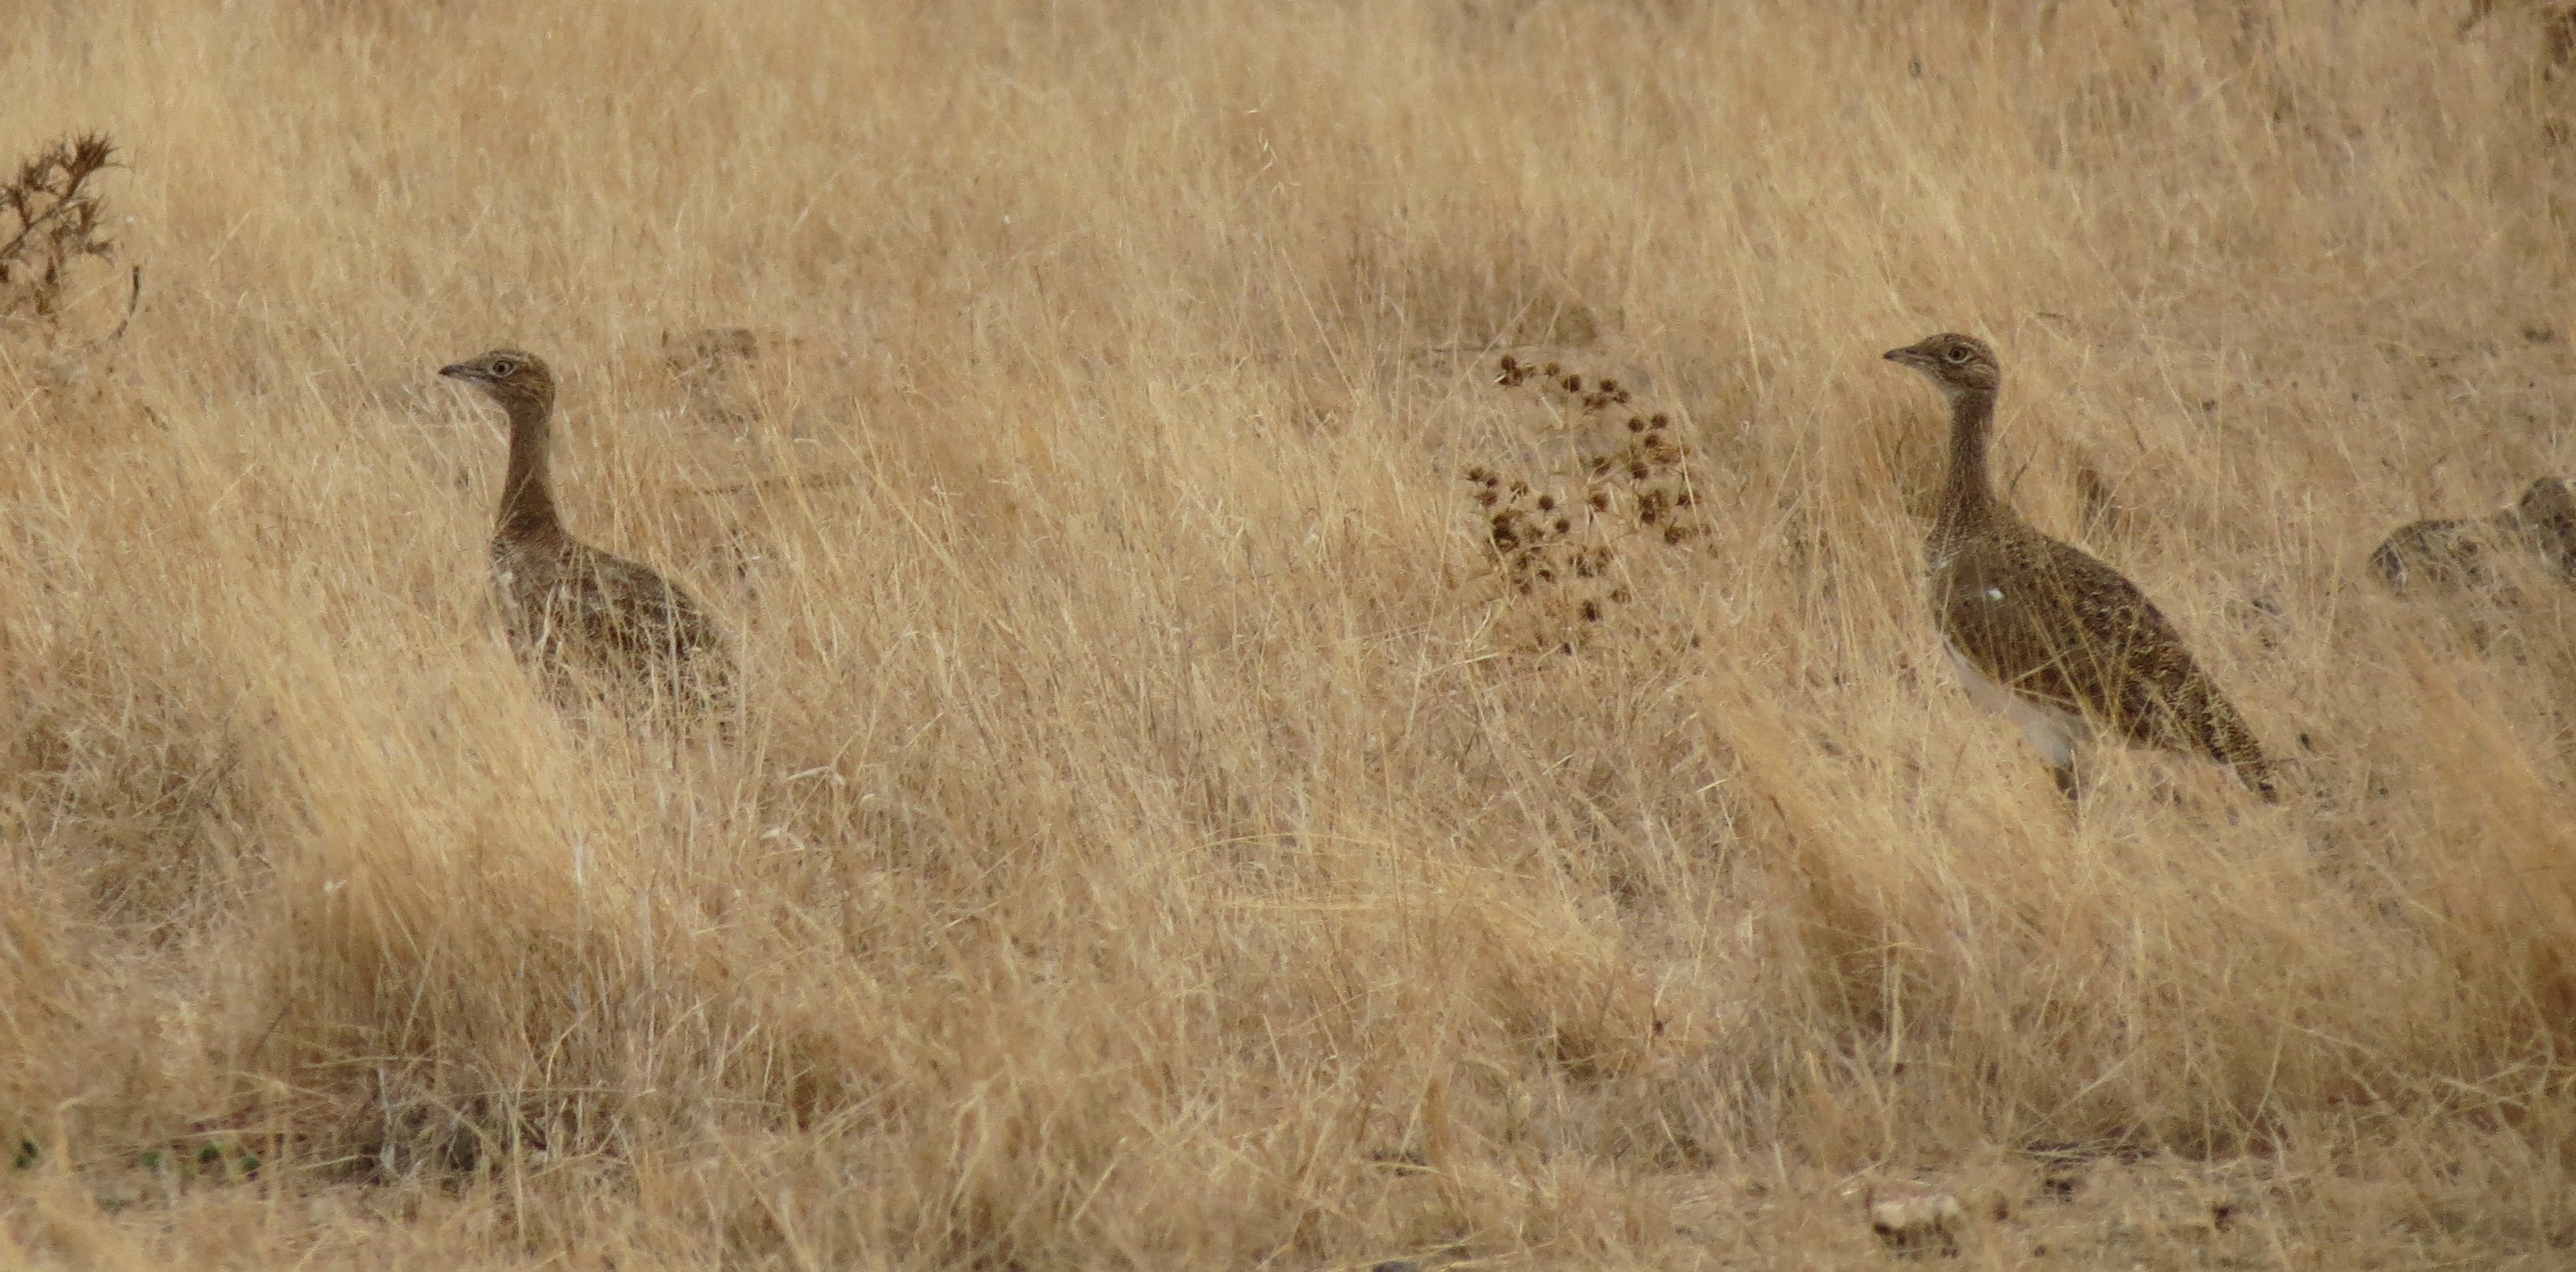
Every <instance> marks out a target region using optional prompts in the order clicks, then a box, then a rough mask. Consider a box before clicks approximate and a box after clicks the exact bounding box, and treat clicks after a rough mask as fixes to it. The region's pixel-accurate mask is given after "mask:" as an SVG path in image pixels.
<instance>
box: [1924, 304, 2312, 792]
mask: <svg viewBox="0 0 2576 1272" xmlns="http://www.w3.org/2000/svg"><path fill="white" fill-rule="evenodd" d="M1886 356H1887V360H1888V361H1890V362H1894V363H1897V364H1899V365H1901V366H1906V367H1911V368H1913V369H1914V370H1916V371H1920V372H1922V373H1923V374H1924V375H1925V376H1926V377H1928V378H1930V380H1931V381H1932V383H1933V384H1934V385H1935V386H1937V387H1938V388H1939V389H1940V390H1941V392H1942V395H1943V396H1944V397H1946V398H1948V399H1949V402H1950V461H1949V473H1948V476H1947V477H1946V478H1945V479H1944V482H1943V485H1942V488H1941V504H1940V511H1939V513H1938V514H1937V515H1936V516H1935V518H1934V520H1933V524H1932V536H1931V540H1930V542H1929V544H1928V545H1927V547H1928V550H1929V553H1930V558H1931V582H1932V612H1933V616H1934V618H1935V620H1936V621H1937V622H1938V623H1939V626H1940V630H1941V636H1942V643H1943V644H1944V646H1946V647H1947V649H1948V650H1949V654H1950V660H1951V662H1952V663H1953V664H1955V665H1956V666H1957V668H1958V671H1959V677H1960V679H1961V680H1963V681H1964V682H1966V684H1967V689H1968V695H1969V697H1971V698H1972V699H1974V700H1976V701H1977V702H1978V703H1979V704H1980V705H1982V706H1985V707H1987V708H1989V709H1992V710H1996V711H2000V712H2002V713H2003V714H2004V715H2006V716H2007V717H2009V718H2011V719H2012V720H2013V722H2014V723H2016V724H2018V725H2020V726H2021V729H2022V734H2023V736H2024V737H2027V738H2028V739H2029V740H2030V742H2031V745H2032V746H2034V747H2037V748H2038V749H2039V751H2040V753H2041V755H2043V756H2044V757H2046V758H2047V760H2048V764H2049V768H2050V770H2051V772H2052V773H2053V775H2054V776H2055V777H2056V779H2057V786H2058V789H2059V790H2061V791H2063V792H2065V793H2066V795H2067V796H2068V797H2069V798H2073V797H2074V796H2075V795H2076V793H2077V788H2076V780H2075V760H2076V752H2077V750H2078V749H2079V748H2080V747H2081V746H2083V745H2084V744H2085V743H2087V742H2089V741H2090V740H2091V739H2092V738H2093V736H2094V735H2095V734H2096V733H2097V732H2107V733H2109V734H2110V735H2112V736H2113V737H2116V738H2121V739H2125V740H2127V741H2130V742H2134V743H2140V744H2144V745H2147V746H2154V747H2162V748H2165V749H2167V750H2173V751H2181V752H2185V753H2189V754H2195V755H2201V756H2206V757H2208V758H2210V759H2213V760H2216V761H2218V762H2220V763H2222V764H2225V765H2227V766H2228V767H2229V768H2231V769H2233V770H2234V771H2235V774H2236V776H2237V778H2238V779H2239V780H2241V781H2243V782H2244V783H2245V784H2246V785H2247V786H2248V787H2251V788H2252V789H2253V790H2254V791H2255V792H2257V793H2258V794H2260V795H2261V796H2262V797H2263V798H2264V799H2265V800H2267V801H2277V800H2278V799H2279V798H2280V794H2279V787H2278V784H2277V782H2276V780H2275V778H2274V775H2273V772H2272V766H2271V763H2270V761H2268V760H2267V759H2265V758H2264V755H2263V750H2262V747H2261V746H2260V745H2259V744H2258V743H2257V742H2256V741H2255V738H2254V731H2253V730H2252V729H2251V728H2249V727H2247V726H2246V723H2245V719H2244V717H2243V716H2241V715H2238V714H2237V711H2236V708H2235V706H2234V705H2232V704H2230V703H2229V702H2228V700H2227V697H2226V695H2225V694H2222V693H2220V692H2219V689H2218V686H2217V685H2216V684H2214V683H2212V682H2211V681H2210V679H2209V677H2208V675H2207V674H2205V673H2204V672H2202V671H2201V669H2200V666H2199V664H2198V663H2196V662H2194V661H2193V659H2192V656H2191V651H2190V650H2188V649H2186V648H2184V646H2183V643H2182V637H2181V636H2180V635H2179V634H2177V633H2176V632H2175V631H2174V627H2173V624H2172V623H2171V622H2169V621H2167V620H2166V618H2165V616H2164V614H2163V613H2162V612H2160V611H2159V610H2157V609H2156V607H2155V604H2154V603H2153V602H2151V601H2149V600H2148V599H2147V598H2146V595H2145V594H2144V593H2142V592H2140V591H2139V590H2138V588H2137V585H2136V584H2134V583H2131V582H2130V581H2129V580H2128V579H2126V578H2124V577H2122V576H2121V574H2120V572H2119V571H2117V570H2114V569H2112V568H2111V567H2110V566H2108V565H2105V564H2103V563H2102V562H2101V561H2099V560H2097V559H2095V558H2093V557H2092V556H2089V555H2087V554H2086V553H2085V552H2084V551H2083V550H2081V549H2079V548H2077V547H2075V546H2074V545H2073V544H2070V543H2066V542H2063V541H2061V540H2058V539H2053V538H2051V537H2049V536H2048V535H2045V534H2042V533H2041V532H2040V531H2039V530H2038V529H2036V528H2035V527H2033V526H2032V525H2031V524H2030V523H2029V522H2026V521H2024V520H2022V519H2021V517H2020V515H2019V514H2017V513H2015V512H2014V511H2013V510H2012V508H2011V507H2010V506H2009V505H2007V504H2005V503H2004V501H2003V500H2001V499H1999V498H1997V497H1996V495H1995V491H1994V485H1993V482H1992V480H1991V478H1990V477H1989V475H1988V472H1987V459H1986V451H1987V444H1988V440H1989V437H1990V435H1991V433H1992V431H1993V427H1994V416H1995V392H1996V389H1997V387H1998V386H1999V384H2000V383H2001V380H2002V368H2001V366H2000V365H1999V364H1998V363H1997V362H1996V360H1995V353H1994V350H1993V349H1990V348H1988V347H1987V346H1986V343H1985V342H1984V341H1982V340H1978V339H1976V338H1975V337H1972V336H1962V335H1953V334H1946V333H1945V334H1942V335H1937V336H1931V337H1927V338H1926V339H1924V340H1922V341H1920V342H1918V343H1916V344H1912V345H1908V346H1906V347H1905V348H1902V349H1890V350H1888V351H1887V355H1886Z"/></svg>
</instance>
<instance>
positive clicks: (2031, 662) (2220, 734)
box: [1934, 532, 2269, 790]
mask: <svg viewBox="0 0 2576 1272" xmlns="http://www.w3.org/2000/svg"><path fill="white" fill-rule="evenodd" d="M1936 586H1937V587H1938V589H1939V594H1938V595H1936V596H1935V597H1934V603H1935V604H1936V605H1937V606H1938V607H1939V609H1940V613H1941V620H1942V628H1943V631H1944V632H1945V633H1946V634H1947V635H1948V636H1949V638H1950V640H1951V643H1952V644H1954V645H1956V646H1957V647H1958V648H1959V652H1960V653H1961V655H1962V656H1964V657H1966V658H1967V659H1968V661H1969V662H1970V663H1971V664H1973V665H1974V666H1975V667H1976V668H1977V669H1978V670H1979V671H1981V672H1984V673H1985V674H1986V676H1987V677H1988V678H1989V679H1991V680H1993V681H1994V682H1995V683H1996V684H1999V685H2003V686H2006V687H2008V688H2010V689H2011V690H2012V691H2013V692H2015V693H2018V694H2021V695H2022V696H2024V697H2026V698H2029V699H2031V700H2032V701H2035V702H2039V703H2044V704H2046V705H2049V706H2054V707H2058V708H2060V709H2063V710H2068V711H2073V712H2076V713H2078V714H2080V715H2082V716H2083V717H2084V718H2086V719H2087V720H2090V721H2093V722H2094V723H2095V724H2096V725H2097V726H2100V727H2103V728H2106V729H2108V730H2110V731H2111V732H2114V733H2117V734H2119V735H2121V736H2123V737H2125V738H2127V739H2129V740H2131V741H2133V742H2138V743H2143V744H2146V745H2150V746H2160V747H2167V748H2171V749H2174V750H2181V751H2187V752H2194V753H2198V754H2201V755H2205V756H2208V757H2209V758H2211V759H2215V760H2219V761H2222V762H2224V763H2227V764H2229V765H2232V766H2234V767H2235V768H2237V770H2238V771H2239V772H2240V773H2241V774H2242V775H2244V776H2245V778H2246V780H2247V782H2248V783H2249V784H2253V785H2255V786H2256V787H2257V788H2258V789H2265V790H2268V789H2269V785H2268V784H2269V778H2268V775H2267V772H2268V767H2267V765H2266V762H2265V760H2264V758H2263V754H2262V749H2261V747H2260V745H2259V744H2257V742H2256V741H2255V738H2254V733H2253V730H2252V729H2251V728H2249V727H2248V726H2247V725H2246V723H2245V721H2244V718H2243V717H2242V716H2240V715H2239V714H2238V713H2237V711H2236V708H2235V706H2234V705H2233V704H2231V703H2230V702H2228V701H2227V698H2226V696H2225V695H2224V694H2222V693H2220V692H2219V690H2218V688H2217V686H2216V685H2215V684H2214V683H2212V682H2211V680H2210V679H2209V677H2208V676H2207V675H2206V674H2205V673H2204V672H2202V670H2201V669H2200V666H2199V664H2198V663H2197V662H2195V661H2194V660H2193V658H2192V656H2191V651H2190V650H2189V649H2188V648H2187V647H2186V646H2185V645H2184V644H2183V641H2182V635H2181V633H2179V632H2177V631H2175V630H2174V626H2173V624H2172V622H2171V621H2170V620H2168V619H2166V617H2165V616H2164V613H2163V612H2162V611H2161V610H2158V609H2157V608H2156V606H2155V603H2154V602H2152V601H2150V600H2148V599H2147V597H2146V594H2145V593H2143V592H2141V591H2139V590H2138V588H2137V585H2136V584H2133V583H2131V582H2130V581H2129V580H2128V579H2127V578H2125V577H2123V576H2122V575H2121V574H2120V572H2119V571H2117V570H2114V569H2112V568H2111V567H2110V566H2108V565H2105V564H2103V563H2102V562H2101V561H2099V560H2096V559H2094V558H2093V557H2091V556H2089V555H2087V554H2085V553H2084V552H2083V551H2081V550H2079V549H2077V548H2076V547H2074V546H2073V545H2071V544H2067V543H2062V542H2059V541H2058V540H2055V539H2051V538H2048V537H2047V536H2045V535H2041V534H2038V533H2036V532H2032V533H2030V534H2028V535H2027V536H2020V537H2016V538H2015V539H2013V540H2010V541H2006V542H2003V543H1980V544H1968V545H1961V546H1960V547H1959V549H1958V550H1957V552H1956V554H1955V555H1954V556H1953V557H1952V559H1951V561H1950V563H1949V566H1948V568H1947V569H1945V570H1943V571H1941V572H1940V575H1939V577H1938V579H1937V580H1936Z"/></svg>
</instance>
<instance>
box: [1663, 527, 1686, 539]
mask: <svg viewBox="0 0 2576 1272" xmlns="http://www.w3.org/2000/svg"><path fill="white" fill-rule="evenodd" d="M1689 537H1690V527H1688V526H1666V527H1664V542H1666V543H1679V542H1681V541H1682V540H1684V539H1687V538H1689Z"/></svg>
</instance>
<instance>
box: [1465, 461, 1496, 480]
mask: <svg viewBox="0 0 2576 1272" xmlns="http://www.w3.org/2000/svg"><path fill="white" fill-rule="evenodd" d="M1493 476H1494V475H1493V474H1492V473H1490V472H1487V471H1486V470H1485V466H1484V465H1483V464H1469V465H1468V466H1467V480H1469V481H1473V482H1490V481H1492V480H1493Z"/></svg>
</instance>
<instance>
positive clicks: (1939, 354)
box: [1887, 331, 2003, 399]
mask: <svg viewBox="0 0 2576 1272" xmlns="http://www.w3.org/2000/svg"><path fill="white" fill-rule="evenodd" d="M1887 360H1888V361H1890V362H1893V363H1895V364H1897V365H1898V366H1903V367H1912V368H1914V369H1915V370H1917V371H1920V372H1922V373H1923V374H1924V375H1926V376H1928V377H1930V378H1931V380H1932V383H1934V384H1936V385H1939V386H1940V387H1941V392H1942V395H1943V396H1945V397H1950V398H1954V399H1955V398H1957V397H1958V396H1959V395H1960V394H1962V393H1967V392H1970V391H1972V390H1973V391H1979V392H1985V393H1992V392H1994V391H1995V386H1996V385H1997V384H1999V383H2001V382H2002V380H2003V367H2002V366H2000V365H1999V364H1997V363H1996V361H1995V351H1994V350H1993V349H1992V348H1991V347H1989V346H1988V345H1987V344H1986V342H1985V341H1983V340H1979V339H1977V338H1976V337H1975V336H1963V335H1960V334H1958V333H1956V332H1950V331H1945V332H1942V333H1941V334H1940V335H1937V336H1925V337H1924V338H1923V339H1921V340H1918V341H1915V342H1914V343H1913V344H1910V345H1907V346H1905V347H1904V348H1902V349H1890V350H1888V351H1887Z"/></svg>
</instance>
